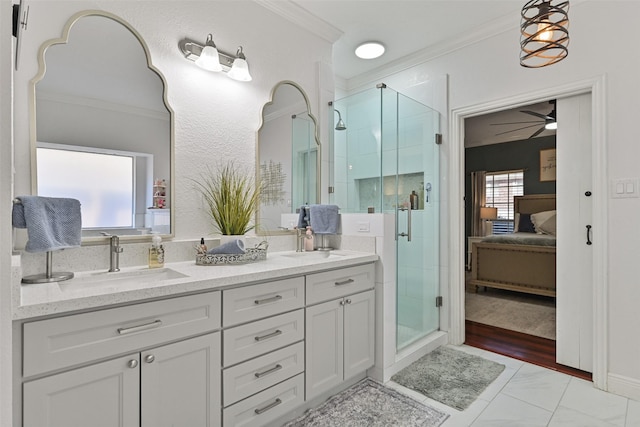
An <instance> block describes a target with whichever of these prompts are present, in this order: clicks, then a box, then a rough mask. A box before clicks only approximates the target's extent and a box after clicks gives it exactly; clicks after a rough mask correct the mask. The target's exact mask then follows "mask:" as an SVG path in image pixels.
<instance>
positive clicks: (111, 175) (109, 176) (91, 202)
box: [37, 144, 135, 228]
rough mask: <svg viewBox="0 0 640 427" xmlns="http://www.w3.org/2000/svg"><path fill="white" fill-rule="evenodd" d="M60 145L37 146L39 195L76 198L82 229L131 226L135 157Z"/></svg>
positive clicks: (133, 206) (132, 218)
mask: <svg viewBox="0 0 640 427" xmlns="http://www.w3.org/2000/svg"><path fill="white" fill-rule="evenodd" d="M43 145H44V144H43ZM63 147H65V146H62V145H57V144H55V145H54V144H47V146H46V147H43V146H40V147H38V149H37V159H38V161H37V163H38V194H39V195H40V196H46V197H71V198H74V199H78V200H79V201H80V205H81V210H82V228H113V227H121V228H123V227H127V228H131V227H134V223H133V221H134V208H135V205H134V195H135V190H134V189H135V180H134V176H135V161H134V160H135V156H133V155H125V154H122V153H113V152H109V153H107V152H92V151H82V150H76V148H78V147H71V146H66V147H65V148H63ZM85 150H86V148H85Z"/></svg>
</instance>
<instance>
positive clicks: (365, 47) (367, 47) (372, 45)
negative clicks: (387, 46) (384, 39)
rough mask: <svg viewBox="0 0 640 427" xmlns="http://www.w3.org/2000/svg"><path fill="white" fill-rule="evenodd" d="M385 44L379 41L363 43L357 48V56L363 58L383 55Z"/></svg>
mask: <svg viewBox="0 0 640 427" xmlns="http://www.w3.org/2000/svg"><path fill="white" fill-rule="evenodd" d="M383 53H384V46H383V45H382V43H378V42H366V43H362V44H361V45H360V46H358V47H357V48H356V56H357V57H358V58H362V59H374V58H378V57H380V56H382V54H383Z"/></svg>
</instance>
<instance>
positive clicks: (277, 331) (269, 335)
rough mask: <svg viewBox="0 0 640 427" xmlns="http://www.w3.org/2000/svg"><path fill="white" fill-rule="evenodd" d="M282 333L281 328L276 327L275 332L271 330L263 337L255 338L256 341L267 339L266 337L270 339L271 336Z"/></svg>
mask: <svg viewBox="0 0 640 427" xmlns="http://www.w3.org/2000/svg"><path fill="white" fill-rule="evenodd" d="M280 334H282V331H281V330H280V329H276V330H275V331H274V332H271V333H270V334H267V335H262V336H261V337H255V340H256V341H262V340H266V339H269V338H273V337H277V336H278V335H280Z"/></svg>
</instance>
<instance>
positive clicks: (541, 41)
mask: <svg viewBox="0 0 640 427" xmlns="http://www.w3.org/2000/svg"><path fill="white" fill-rule="evenodd" d="M551 3H552V0H530V1H529V2H527V3H526V4H525V5H524V7H523V8H522V13H521V16H522V23H521V25H520V31H521V33H522V37H521V39H520V48H521V53H520V65H522V66H523V67H527V68H541V67H546V66H547V65H551V64H555V63H556V62H559V61H561V60H563V59H564V58H565V57H566V56H567V54H568V53H569V50H568V49H567V46H568V45H569V30H568V28H569V15H568V12H569V1H568V0H567V1H560V2H558V3H557V4H556V5H553V4H551Z"/></svg>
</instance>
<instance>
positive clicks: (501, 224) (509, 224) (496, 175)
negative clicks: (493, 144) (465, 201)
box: [485, 170, 524, 234]
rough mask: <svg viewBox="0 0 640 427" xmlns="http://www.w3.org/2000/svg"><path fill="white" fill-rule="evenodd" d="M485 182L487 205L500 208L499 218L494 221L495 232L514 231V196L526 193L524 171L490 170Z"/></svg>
mask: <svg viewBox="0 0 640 427" xmlns="http://www.w3.org/2000/svg"><path fill="white" fill-rule="evenodd" d="M485 182H486V199H485V205H486V206H489V207H492V208H498V219H496V220H494V221H493V234H505V233H512V232H513V217H514V205H513V197H514V196H522V195H523V194H524V171H523V170H514V171H502V172H490V173H489V172H488V173H487V174H486V178H485Z"/></svg>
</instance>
